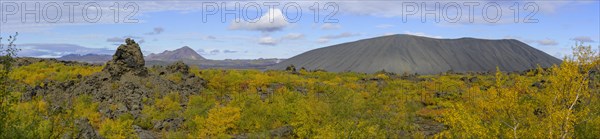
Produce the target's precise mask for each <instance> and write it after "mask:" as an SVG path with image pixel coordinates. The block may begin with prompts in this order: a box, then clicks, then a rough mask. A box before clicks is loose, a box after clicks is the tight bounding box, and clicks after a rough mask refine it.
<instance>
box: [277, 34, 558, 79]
mask: <svg viewBox="0 0 600 139" xmlns="http://www.w3.org/2000/svg"><path fill="white" fill-rule="evenodd" d="M560 62H561V60H559V59H557V58H555V57H552V56H550V55H548V54H546V53H544V52H542V51H540V50H537V49H535V48H533V47H531V46H529V45H527V44H525V43H522V42H520V41H517V40H514V39H502V40H488V39H476V38H458V39H435V38H428V37H422V36H413V35H405V34H400V35H389V36H383V37H376V38H369V39H364V40H358V41H354V42H348V43H342V44H338V45H333V46H329V47H323V48H318V49H314V50H311V51H308V52H305V53H303V54H300V55H297V56H294V57H292V58H290V59H288V60H286V61H283V62H281V63H279V64H277V65H274V66H272V67H269V69H277V70H284V69H285V68H286V67H288V66H290V65H294V66H295V67H298V68H301V67H304V68H306V69H307V70H318V69H322V70H326V71H332V72H344V71H353V72H363V73H375V72H378V71H382V70H385V71H387V72H394V73H399V74H402V73H409V74H413V73H418V74H437V73H442V72H447V71H453V72H461V73H464V72H493V71H496V67H498V68H500V70H501V71H508V72H512V71H524V70H528V69H534V68H536V67H537V65H539V66H541V67H550V66H552V65H553V64H559V63H560Z"/></svg>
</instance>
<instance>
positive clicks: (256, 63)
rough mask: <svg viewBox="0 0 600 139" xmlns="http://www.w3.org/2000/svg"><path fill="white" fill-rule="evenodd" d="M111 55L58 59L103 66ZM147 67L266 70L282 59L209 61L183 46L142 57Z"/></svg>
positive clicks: (72, 56) (73, 55) (76, 56)
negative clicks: (177, 65)
mask: <svg viewBox="0 0 600 139" xmlns="http://www.w3.org/2000/svg"><path fill="white" fill-rule="evenodd" d="M112 58H113V56H111V55H99V54H86V55H79V54H70V55H65V56H63V57H60V58H58V60H63V61H77V62H85V63H92V64H104V63H106V62H107V61H109V60H111V59H112ZM144 59H145V63H146V65H147V66H152V65H163V66H166V65H170V64H172V63H174V62H176V61H183V62H184V63H186V64H188V65H196V66H199V67H200V68H219V69H266V68H267V67H268V66H272V65H275V64H277V63H278V62H279V61H282V59H275V58H270V59H263V58H260V59H226V60H209V59H205V58H204V57H202V56H200V55H199V54H198V53H196V51H194V50H192V49H191V48H189V47H187V46H185V47H182V48H179V49H176V50H173V51H164V52H162V53H159V54H150V55H148V56H145V57H144Z"/></svg>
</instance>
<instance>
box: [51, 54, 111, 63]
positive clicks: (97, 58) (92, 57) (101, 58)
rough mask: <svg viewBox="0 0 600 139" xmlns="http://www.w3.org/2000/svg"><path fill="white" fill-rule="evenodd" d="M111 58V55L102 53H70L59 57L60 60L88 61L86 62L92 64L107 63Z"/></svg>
mask: <svg viewBox="0 0 600 139" xmlns="http://www.w3.org/2000/svg"><path fill="white" fill-rule="evenodd" d="M111 59H112V56H111V55H101V54H86V55H79V54H69V55H65V56H62V57H60V58H58V60H64V61H79V62H86V63H92V64H103V63H106V61H109V60H111Z"/></svg>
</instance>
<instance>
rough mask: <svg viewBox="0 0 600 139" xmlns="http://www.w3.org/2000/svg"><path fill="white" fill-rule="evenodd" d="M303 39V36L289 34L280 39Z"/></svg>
mask: <svg viewBox="0 0 600 139" xmlns="http://www.w3.org/2000/svg"><path fill="white" fill-rule="evenodd" d="M302 38H304V34H301V33H289V34H287V35H285V36H283V38H282V39H286V40H298V39H302Z"/></svg>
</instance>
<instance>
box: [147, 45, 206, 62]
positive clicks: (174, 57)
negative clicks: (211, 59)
mask: <svg viewBox="0 0 600 139" xmlns="http://www.w3.org/2000/svg"><path fill="white" fill-rule="evenodd" d="M146 59H147V60H156V61H179V60H206V59H205V58H204V57H202V56H200V55H199V54H198V53H196V51H194V50H193V49H192V48H190V47H187V46H184V47H181V48H179V49H176V50H173V51H164V52H162V53H158V54H150V55H148V56H146Z"/></svg>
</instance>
